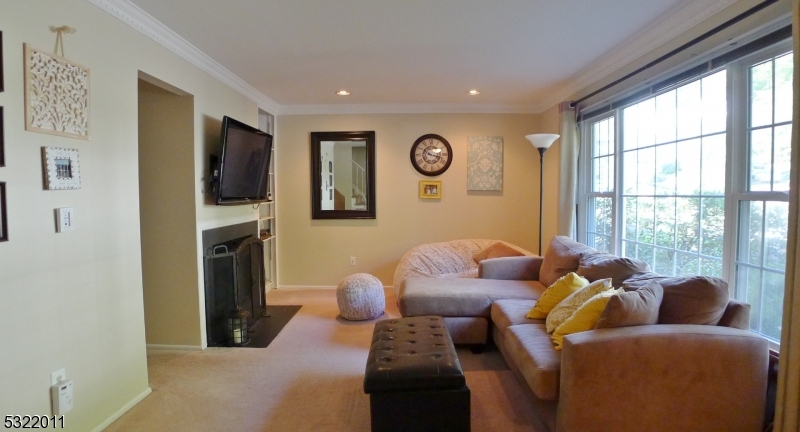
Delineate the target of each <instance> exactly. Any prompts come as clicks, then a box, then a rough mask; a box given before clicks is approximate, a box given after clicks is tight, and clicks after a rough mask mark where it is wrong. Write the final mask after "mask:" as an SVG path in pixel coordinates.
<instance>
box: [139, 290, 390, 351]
mask: <svg viewBox="0 0 800 432" xmlns="http://www.w3.org/2000/svg"><path fill="white" fill-rule="evenodd" d="M275 289H277V290H278V291H282V290H312V289H334V290H335V289H336V285H281V286H279V287H277V288H275ZM383 289H384V290H391V289H393V288H392V286H391V285H384V286H383ZM148 346H150V345H148Z"/></svg>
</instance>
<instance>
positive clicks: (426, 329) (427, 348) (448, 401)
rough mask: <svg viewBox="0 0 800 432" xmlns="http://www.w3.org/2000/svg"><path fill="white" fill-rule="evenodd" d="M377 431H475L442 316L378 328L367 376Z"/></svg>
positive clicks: (380, 324) (391, 321)
mask: <svg viewBox="0 0 800 432" xmlns="http://www.w3.org/2000/svg"><path fill="white" fill-rule="evenodd" d="M364 393H367V394H369V395H370V397H369V404H370V415H371V418H372V431H373V432H378V431H380V432H384V431H469V430H470V407H469V387H467V384H466V381H465V380H464V371H463V370H462V369H461V363H460V362H459V361H458V355H456V349H455V347H454V346H453V341H452V340H451V339H450V334H449V333H448V332H447V328H446V327H445V325H444V321H443V320H442V317H438V316H417V317H405V318H393V319H388V320H383V321H379V322H378V323H377V324H375V331H374V332H373V334H372V346H371V347H370V350H369V358H368V359H367V370H366V372H365V373H364Z"/></svg>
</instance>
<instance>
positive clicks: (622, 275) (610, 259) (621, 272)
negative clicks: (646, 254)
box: [577, 252, 650, 288]
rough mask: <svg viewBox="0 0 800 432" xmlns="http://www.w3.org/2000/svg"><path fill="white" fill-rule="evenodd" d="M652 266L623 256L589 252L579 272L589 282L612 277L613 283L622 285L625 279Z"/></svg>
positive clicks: (648, 269)
mask: <svg viewBox="0 0 800 432" xmlns="http://www.w3.org/2000/svg"><path fill="white" fill-rule="evenodd" d="M649 271H650V266H649V265H647V263H646V262H644V261H639V260H636V259H633V258H621V257H618V256H616V255H610V254H607V253H602V252H600V253H596V254H587V255H584V256H583V257H582V258H581V261H580V265H579V266H578V270H577V273H578V275H580V276H583V277H585V278H586V279H588V280H589V282H594V281H596V280H598V279H605V278H611V285H613V286H614V287H617V288H619V287H621V286H622V282H624V281H625V279H628V278H629V277H631V275H633V274H635V273H639V272H649Z"/></svg>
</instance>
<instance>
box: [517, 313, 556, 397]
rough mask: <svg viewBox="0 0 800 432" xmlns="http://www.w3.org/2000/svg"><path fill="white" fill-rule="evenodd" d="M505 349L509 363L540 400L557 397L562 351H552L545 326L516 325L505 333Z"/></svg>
mask: <svg viewBox="0 0 800 432" xmlns="http://www.w3.org/2000/svg"><path fill="white" fill-rule="evenodd" d="M504 341H505V349H506V352H507V353H508V355H509V357H510V361H513V362H514V365H515V366H516V367H517V369H518V370H519V371H520V373H521V374H522V376H523V378H525V382H527V383H528V386H530V388H531V390H533V392H534V393H535V394H536V396H537V397H538V398H539V399H543V400H555V399H557V398H558V387H559V380H560V378H561V351H556V350H555V348H553V342H551V341H550V335H549V334H547V329H546V328H545V325H544V324H521V325H514V326H511V327H509V328H507V329H506V330H505V337H504Z"/></svg>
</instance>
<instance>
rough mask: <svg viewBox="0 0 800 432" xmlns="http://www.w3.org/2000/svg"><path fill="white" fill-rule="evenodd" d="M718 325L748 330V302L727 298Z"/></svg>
mask: <svg viewBox="0 0 800 432" xmlns="http://www.w3.org/2000/svg"><path fill="white" fill-rule="evenodd" d="M717 325H718V326H724V327H731V328H738V329H742V330H750V303H745V302H742V301H739V300H736V299H729V300H728V306H726V307H725V312H724V313H723V314H722V318H720V319H719V322H718V323H717Z"/></svg>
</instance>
